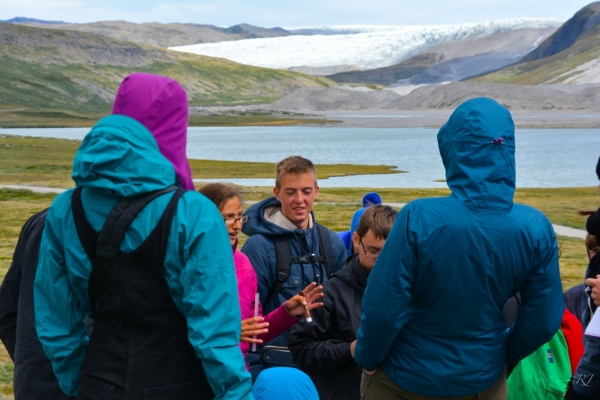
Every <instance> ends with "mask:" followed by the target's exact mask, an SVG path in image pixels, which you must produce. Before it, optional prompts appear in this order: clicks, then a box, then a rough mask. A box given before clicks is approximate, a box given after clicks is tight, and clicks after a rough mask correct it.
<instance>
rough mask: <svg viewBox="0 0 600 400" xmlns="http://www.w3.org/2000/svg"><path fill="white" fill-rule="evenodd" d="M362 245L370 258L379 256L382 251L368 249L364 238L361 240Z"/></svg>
mask: <svg viewBox="0 0 600 400" xmlns="http://www.w3.org/2000/svg"><path fill="white" fill-rule="evenodd" d="M360 245H361V246H362V249H363V251H364V252H365V256H367V257H369V258H377V257H379V253H381V251H373V250H367V249H365V245H364V244H363V242H362V240H361V241H360Z"/></svg>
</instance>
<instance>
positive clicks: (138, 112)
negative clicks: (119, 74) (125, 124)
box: [112, 72, 194, 190]
mask: <svg viewBox="0 0 600 400" xmlns="http://www.w3.org/2000/svg"><path fill="white" fill-rule="evenodd" d="M112 113H113V114H121V115H126V116H128V117H130V118H133V119H135V120H136V121H138V122H139V123H141V124H142V125H144V126H145V127H146V128H147V129H148V130H149V131H150V133H152V136H154V139H155V140H156V143H157V144H158V148H159V149H160V152H161V154H162V155H163V156H165V158H166V159H167V160H169V161H170V162H171V164H173V167H174V168H175V175H177V180H178V182H179V184H180V185H181V187H182V188H183V189H186V190H194V184H193V182H192V171H191V169H190V164H189V163H188V159H187V154H186V145H187V124H188V101H187V96H186V93H185V90H184V89H183V88H182V87H181V86H180V85H179V83H177V81H176V80H174V79H171V78H168V77H166V76H158V75H152V74H144V73H139V72H136V73H133V74H131V75H129V76H128V77H126V78H125V79H124V80H123V82H121V86H119V91H118V92H117V96H116V98H115V103H114V106H113V110H112Z"/></svg>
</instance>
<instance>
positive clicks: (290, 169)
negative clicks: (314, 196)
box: [275, 156, 317, 189]
mask: <svg viewBox="0 0 600 400" xmlns="http://www.w3.org/2000/svg"><path fill="white" fill-rule="evenodd" d="M307 172H312V174H313V175H314V176H315V186H317V169H316V168H315V165H314V164H313V163H312V161H310V160H309V159H308V158H304V157H300V156H290V157H287V158H284V159H283V160H281V161H279V162H278V163H277V167H276V168H275V187H276V188H277V189H279V188H280V187H281V177H282V176H283V175H284V174H297V175H299V174H304V173H307Z"/></svg>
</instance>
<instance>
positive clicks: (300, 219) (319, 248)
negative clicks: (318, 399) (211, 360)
mask: <svg viewBox="0 0 600 400" xmlns="http://www.w3.org/2000/svg"><path fill="white" fill-rule="evenodd" d="M273 193H274V194H275V198H268V199H266V200H263V201H261V202H259V203H257V204H254V205H253V206H251V207H250V208H249V209H248V210H247V211H246V214H247V215H248V217H249V219H248V222H246V223H245V224H244V226H243V227H242V232H244V233H245V234H246V235H248V236H250V237H249V238H248V240H247V241H246V243H245V244H244V247H242V252H243V253H244V254H246V255H247V256H248V258H249V259H250V261H251V263H252V265H253V266H254V269H255V271H256V276H257V278H258V291H259V293H260V302H261V304H262V305H263V312H264V313H265V314H268V313H270V312H271V311H273V310H275V309H276V308H278V307H279V306H280V305H281V304H282V303H283V302H285V301H287V300H288V299H290V298H292V297H293V296H294V295H296V294H298V291H300V290H302V289H304V288H305V287H306V286H307V285H308V284H310V283H311V282H316V283H317V285H320V284H321V283H323V282H324V281H325V280H327V279H328V276H331V274H332V273H333V272H335V271H337V270H338V269H340V268H341V267H342V266H343V265H344V260H345V258H346V248H345V247H344V243H343V242H342V239H340V237H339V236H338V234H336V233H335V232H332V231H330V230H328V229H327V228H325V227H324V226H322V225H319V224H317V223H316V220H315V217H314V214H313V212H312V207H313V203H314V200H315V199H316V197H317V194H318V193H319V186H318V185H317V172H316V169H315V166H314V164H313V163H312V162H311V161H310V160H308V159H306V158H303V157H300V156H291V157H288V158H286V159H284V160H282V161H280V162H279V163H278V164H277V168H276V174H275V188H274V189H273ZM276 241H279V242H280V245H281V244H283V245H284V248H283V250H286V251H287V252H288V255H287V256H286V257H284V258H285V261H282V262H281V263H280V264H285V265H277V264H278V262H277V260H279V259H280V258H278V251H277V246H276V244H275V242H276ZM280 249H281V247H280ZM327 253H331V254H330V255H329V259H328V257H327ZM279 257H281V253H279ZM282 268H284V269H285V268H287V269H288V271H287V273H282ZM278 278H279V279H278ZM288 338H289V330H288V331H286V332H284V333H283V334H281V335H279V336H278V337H276V338H275V339H273V340H271V341H270V342H269V344H270V345H276V346H282V347H287V344H288ZM278 356H279V357H280V358H279V357H278ZM253 358H254V357H253V355H252V354H250V355H249V356H248V360H249V361H250V363H251V364H252V363H253ZM269 358H270V360H271V362H273V363H274V364H275V365H282V366H294V365H295V364H294V361H293V359H292V356H291V355H290V353H289V352H281V351H278V352H276V353H274V354H273V355H272V356H271V355H270V356H269ZM250 367H251V370H254V371H256V368H253V366H252V365H251V366H250ZM259 368H260V367H259ZM253 375H254V373H253Z"/></svg>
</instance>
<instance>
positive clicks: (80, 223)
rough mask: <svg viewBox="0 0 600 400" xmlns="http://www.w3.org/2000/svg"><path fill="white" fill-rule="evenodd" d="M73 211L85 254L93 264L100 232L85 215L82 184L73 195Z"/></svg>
mask: <svg viewBox="0 0 600 400" xmlns="http://www.w3.org/2000/svg"><path fill="white" fill-rule="evenodd" d="M71 212H72V213H73V221H74V223H75V229H76V230H77V236H79V242H80V243H81V245H82V246H83V249H84V250H85V254H86V255H87V257H88V258H89V260H90V262H91V263H92V265H93V264H94V260H95V259H96V250H95V248H96V241H97V240H98V233H97V232H96V231H95V230H94V228H92V225H90V223H89V221H88V220H87V218H86V217H85V213H84V212H83V206H82V204H81V186H77V187H76V188H75V190H74V191H73V195H72V196H71Z"/></svg>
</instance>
